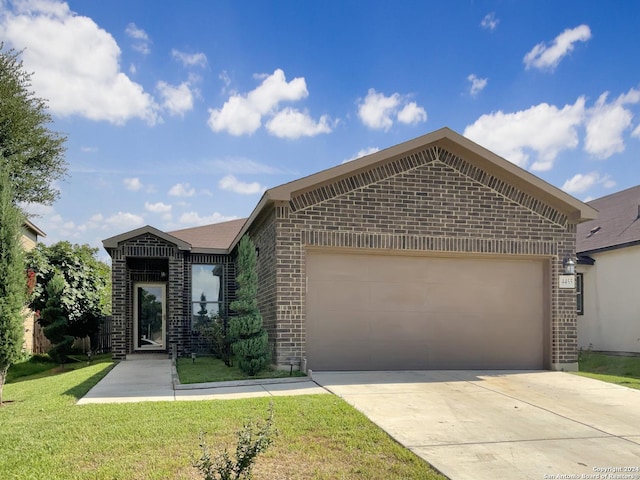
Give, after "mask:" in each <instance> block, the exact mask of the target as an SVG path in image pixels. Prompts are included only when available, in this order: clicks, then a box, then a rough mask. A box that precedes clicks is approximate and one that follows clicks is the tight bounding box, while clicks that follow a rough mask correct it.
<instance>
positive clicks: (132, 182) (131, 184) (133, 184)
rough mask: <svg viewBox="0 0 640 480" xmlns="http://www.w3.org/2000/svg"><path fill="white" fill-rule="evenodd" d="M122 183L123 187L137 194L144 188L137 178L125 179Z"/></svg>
mask: <svg viewBox="0 0 640 480" xmlns="http://www.w3.org/2000/svg"><path fill="white" fill-rule="evenodd" d="M122 182H123V183H124V187H125V188H126V189H127V190H131V191H132V192H137V191H139V190H142V189H143V188H144V185H143V184H142V182H141V181H140V179H139V178H137V177H130V178H125V179H124V180H123V181H122Z"/></svg>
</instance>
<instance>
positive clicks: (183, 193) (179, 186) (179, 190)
mask: <svg viewBox="0 0 640 480" xmlns="http://www.w3.org/2000/svg"><path fill="white" fill-rule="evenodd" d="M195 193H196V190H195V189H194V188H191V185H189V184H188V183H176V184H175V185H174V186H173V187H171V188H170V189H169V195H171V196H172V197H193V196H194V195H195Z"/></svg>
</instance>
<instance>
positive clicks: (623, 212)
mask: <svg viewBox="0 0 640 480" xmlns="http://www.w3.org/2000/svg"><path fill="white" fill-rule="evenodd" d="M587 203H588V205H590V206H591V207H593V208H595V209H596V210H598V211H599V212H600V214H599V216H598V218H597V219H595V220H589V221H587V222H584V223H581V224H579V225H578V230H577V239H576V252H577V253H583V254H588V253H589V252H593V251H596V250H603V249H611V248H617V247H622V246H624V245H627V244H633V243H637V242H640V185H638V186H636V187H632V188H628V189H627V190H623V191H621V192H618V193H613V194H611V195H607V196H606V197H602V198H598V199H596V200H592V201H590V202H587Z"/></svg>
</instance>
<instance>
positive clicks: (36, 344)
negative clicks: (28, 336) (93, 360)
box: [31, 316, 111, 355]
mask: <svg viewBox="0 0 640 480" xmlns="http://www.w3.org/2000/svg"><path fill="white" fill-rule="evenodd" d="M96 340H97V341H96V347H95V349H94V350H93V352H92V353H93V354H94V355H95V354H99V353H109V352H111V316H109V317H105V319H104V322H102V325H100V330H99V332H98V335H97V339H96ZM73 346H74V347H75V348H79V349H81V350H82V352H83V353H87V352H88V351H89V350H90V349H91V342H90V341H89V337H87V338H78V339H76V341H75V343H74V344H73ZM49 347H51V342H50V341H49V339H48V338H47V337H45V336H44V332H43V331H42V327H41V326H40V324H39V323H38V322H37V321H35V322H33V346H32V347H31V348H32V350H31V353H33V354H38V353H47V350H49Z"/></svg>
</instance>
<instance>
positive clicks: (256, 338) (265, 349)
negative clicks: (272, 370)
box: [229, 235, 269, 376]
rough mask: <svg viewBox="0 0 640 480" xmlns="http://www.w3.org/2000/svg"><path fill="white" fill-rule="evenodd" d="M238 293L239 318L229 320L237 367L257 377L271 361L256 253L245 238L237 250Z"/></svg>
mask: <svg viewBox="0 0 640 480" xmlns="http://www.w3.org/2000/svg"><path fill="white" fill-rule="evenodd" d="M236 282H237V284H238V290H237V292H236V295H237V300H234V301H233V302H231V310H235V311H236V313H237V316H234V317H231V319H230V320H229V335H230V337H231V338H232V339H233V340H232V342H233V343H232V348H233V353H234V354H235V355H236V358H237V360H238V367H239V368H240V369H241V370H242V371H243V372H245V373H246V374H247V375H251V376H253V375H255V374H257V373H258V372H260V371H261V370H263V369H264V368H265V367H266V366H267V362H268V361H269V338H268V335H267V331H266V330H265V329H264V326H263V324H262V315H260V310H258V301H257V298H256V295H257V292H258V274H257V272H256V249H255V246H254V244H253V242H252V241H251V239H250V238H249V237H247V236H246V235H245V236H244V237H242V240H240V245H239V246H238V275H237V277H236Z"/></svg>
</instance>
